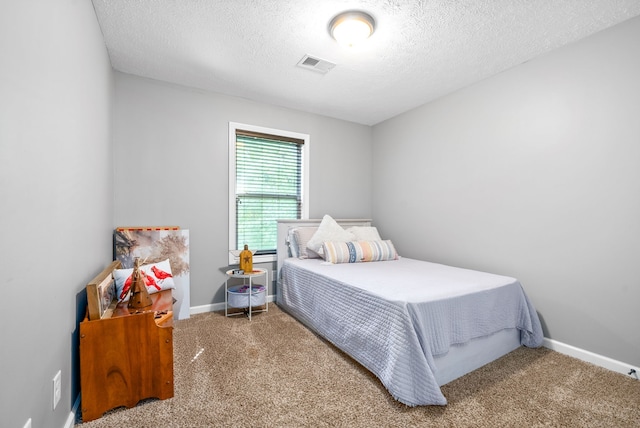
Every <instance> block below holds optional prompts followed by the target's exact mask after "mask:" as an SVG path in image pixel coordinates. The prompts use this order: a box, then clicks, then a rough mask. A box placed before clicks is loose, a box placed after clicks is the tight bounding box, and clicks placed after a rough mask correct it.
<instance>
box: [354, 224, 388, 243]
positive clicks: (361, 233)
mask: <svg viewBox="0 0 640 428" xmlns="http://www.w3.org/2000/svg"><path fill="white" fill-rule="evenodd" d="M347 232H351V233H353V235H354V236H355V237H356V239H355V240H356V241H382V238H380V234H379V233H378V229H376V228H375V227H374V226H353V227H350V228H349V229H347Z"/></svg>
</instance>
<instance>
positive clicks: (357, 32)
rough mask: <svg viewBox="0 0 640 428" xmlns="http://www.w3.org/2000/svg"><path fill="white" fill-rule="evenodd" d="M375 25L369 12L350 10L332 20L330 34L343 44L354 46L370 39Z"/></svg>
mask: <svg viewBox="0 0 640 428" xmlns="http://www.w3.org/2000/svg"><path fill="white" fill-rule="evenodd" d="M375 25H376V23H375V21H374V19H373V17H372V16H371V15H369V14H368V13H365V12H361V11H359V10H350V11H347V12H342V13H341V14H339V15H337V16H336V17H335V18H333V19H332V20H331V22H330V23H329V34H331V37H333V38H334V39H336V41H337V42H338V43H340V44H341V45H345V46H349V47H352V46H355V45H357V44H358V43H360V42H362V41H364V40H366V39H368V38H369V37H370V36H371V35H372V34H373V32H374V31H375Z"/></svg>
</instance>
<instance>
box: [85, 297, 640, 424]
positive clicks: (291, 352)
mask: <svg viewBox="0 0 640 428" xmlns="http://www.w3.org/2000/svg"><path fill="white" fill-rule="evenodd" d="M174 354H175V357H174V370H175V397H173V398H171V399H168V400H163V401H159V400H145V401H144V402H141V403H140V404H138V406H136V407H135V408H132V409H124V408H121V409H115V410H112V411H109V412H107V413H106V414H105V416H103V417H102V418H100V419H98V420H95V421H91V422H87V423H84V424H78V425H76V426H79V427H80V428H102V427H105V428H112V427H116V426H119V427H125V426H126V427H149V428H164V427H167V428H169V427H171V428H173V427H190V428H191V427H223V426H224V427H492V428H493V427H640V382H639V381H637V380H634V379H631V378H628V377H626V376H623V375H620V374H617V373H614V372H610V371H607V370H605V369H602V368H599V367H596V366H594V365H591V364H588V363H584V362H582V361H579V360H576V359H573V358H570V357H567V356H565V355H562V354H559V353H557V352H553V351H550V350H548V349H545V348H540V349H528V348H524V347H523V348H520V349H518V350H516V351H514V352H512V353H510V354H508V355H507V356H505V357H503V358H501V359H499V360H497V361H494V362H493V363H491V364H488V365H487V366H485V367H483V368H481V369H479V370H476V371H474V372H472V373H470V374H468V375H466V376H463V377H462V378H460V379H457V380H455V381H453V382H451V383H449V384H448V385H445V386H443V387H442V390H443V393H444V395H445V396H446V397H447V400H448V401H449V404H448V405H447V406H444V407H437V406H424V407H406V406H404V405H402V404H400V403H398V402H396V401H395V400H393V398H392V397H391V396H390V395H389V393H388V392H387V390H386V389H385V388H384V387H383V386H382V384H381V383H380V382H379V381H378V379H377V378H376V377H375V376H373V375H372V374H371V373H369V372H368V371H367V370H365V369H364V368H362V367H361V366H360V365H358V364H357V363H355V362H354V361H353V360H352V359H351V358H349V357H348V356H346V355H345V354H343V353H342V352H341V351H339V350H338V349H337V348H335V347H333V346H332V345H330V344H328V343H327V342H325V341H323V340H322V339H320V338H318V337H317V336H316V335H314V334H313V333H312V332H310V331H309V330H308V329H306V328H305V327H304V326H302V325H301V324H300V323H298V322H297V321H296V320H295V319H293V318H292V317H290V316H289V315H288V314H286V313H284V312H282V311H281V310H280V309H278V307H277V306H276V305H269V312H267V313H261V314H254V317H253V320H252V321H249V320H248V319H247V318H246V317H243V316H237V317H231V318H225V317H224V315H223V314H220V313H207V314H199V315H195V316H192V317H191V318H190V319H188V320H181V321H177V322H176V324H175V330H174Z"/></svg>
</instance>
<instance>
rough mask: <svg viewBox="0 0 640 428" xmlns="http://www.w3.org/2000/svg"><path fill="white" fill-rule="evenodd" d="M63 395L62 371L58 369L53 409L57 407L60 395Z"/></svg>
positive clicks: (54, 385)
mask: <svg viewBox="0 0 640 428" xmlns="http://www.w3.org/2000/svg"><path fill="white" fill-rule="evenodd" d="M61 396H62V373H61V372H60V370H58V373H56V375H55V376H54V377H53V410H55V409H56V406H57V405H58V402H59V401H60V397H61Z"/></svg>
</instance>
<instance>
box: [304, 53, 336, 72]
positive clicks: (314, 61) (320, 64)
mask: <svg viewBox="0 0 640 428" xmlns="http://www.w3.org/2000/svg"><path fill="white" fill-rule="evenodd" d="M335 66H336V65H335V64H334V63H332V62H330V61H327V60H325V59H320V58H315V57H312V56H310V55H305V56H303V57H302V59H301V60H300V61H299V62H298V67H302V68H306V69H308V70H313V71H317V72H318V73H323V74H324V73H326V72H327V71H329V70H331V69H332V68H333V67H335Z"/></svg>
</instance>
